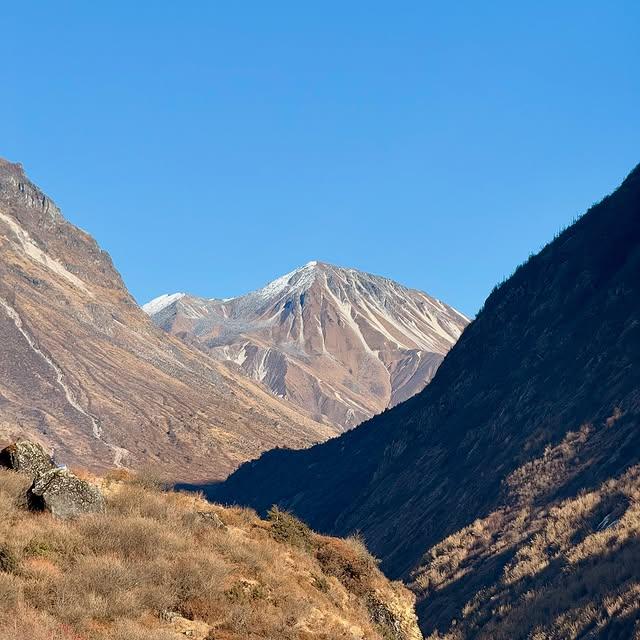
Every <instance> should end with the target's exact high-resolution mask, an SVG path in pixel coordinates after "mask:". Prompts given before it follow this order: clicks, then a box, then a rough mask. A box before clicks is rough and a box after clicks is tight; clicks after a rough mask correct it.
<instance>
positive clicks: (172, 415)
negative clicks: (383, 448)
mask: <svg viewBox="0 0 640 640" xmlns="http://www.w3.org/2000/svg"><path fill="white" fill-rule="evenodd" d="M0 356H1V357H0V439H5V440H7V441H8V440H10V439H13V438H15V437H18V436H22V435H27V436H35V437H37V438H38V439H39V440H40V441H41V442H42V443H43V444H45V445H46V446H47V447H49V448H52V449H54V450H64V451H65V452H72V453H73V456H74V459H76V460H82V461H83V463H84V461H87V462H88V463H89V464H90V465H91V466H92V467H95V468H107V467H110V466H113V465H115V466H119V465H125V466H141V465H142V466H144V465H155V464H162V465H163V468H164V469H165V470H166V472H167V475H170V476H172V477H175V478H179V479H186V478H192V479H195V478H199V477H200V478H210V477H211V476H212V475H213V476H216V477H224V476H225V475H226V474H227V473H229V472H230V471H231V470H232V469H233V468H234V467H236V466H237V465H238V464H239V463H240V462H242V461H243V460H246V459H248V458H250V457H252V456H255V455H257V454H258V453H259V452H260V451H263V450H265V449H268V448H271V447H274V446H278V445H285V444H286V445H291V446H294V447H299V446H305V445H309V444H312V443H314V442H318V441H319V440H323V439H326V438H327V437H329V436H330V435H331V434H332V430H331V429H329V428H327V427H325V426H323V425H320V424H317V423H314V422H313V421H311V420H309V419H307V418H304V417H303V416H302V415H298V414H297V413H296V412H295V411H294V410H293V409H292V408H290V407H288V406H286V405H284V404H283V403H282V402H280V401H279V400H278V399H276V398H273V397H272V396H271V395H270V394H268V393H267V392H265V391H264V390H262V389H260V388H259V387H258V386H255V385H253V384H252V383H251V382H250V381H248V380H247V379H246V378H245V377H244V376H241V375H237V374H234V373H233V372H231V371H229V370H228V369H227V368H226V367H223V366H221V365H220V364H217V363H215V362H213V361H212V360H211V359H210V358H208V357H206V356H205V355H203V354H202V353H201V352H199V351H197V350H192V349H189V348H188V347H187V346H185V345H184V343H182V342H181V341H179V340H176V339H174V338H172V337H171V336H168V335H166V334H165V333H164V332H161V331H159V330H158V329H156V328H155V327H154V326H153V324H152V323H151V322H150V320H149V319H148V317H147V316H146V315H145V314H144V313H143V312H142V311H141V310H140V309H139V307H138V306H137V304H136V303H135V301H134V300H133V299H132V297H131V295H130V294H129V292H128V291H127V289H126V287H125V286H124V284H123V282H122V279H121V277H120V275H119V274H118V272H117V271H116V270H115V268H114V266H113V264H112V262H111V259H110V258H109V256H108V255H107V254H106V253H105V252H104V251H102V250H101V249H100V248H99V246H98V245H97V244H96V242H95V241H94V240H93V239H92V238H91V237H90V236H89V235H88V234H86V233H85V232H84V231H82V230H80V229H78V228H76V227H74V226H73V225H71V224H69V223H68V222H67V221H66V220H65V219H64V218H63V217H62V215H61V213H60V211H59V210H58V208H57V207H56V206H55V205H54V204H53V202H52V201H51V200H50V199H49V198H48V197H47V196H46V195H44V194H43V193H42V192H41V191H40V190H39V189H38V188H37V187H36V186H35V185H34V184H32V183H31V182H30V181H29V179H28V178H27V177H26V176H25V174H24V171H23V169H22V167H21V166H20V165H16V164H12V163H9V162H6V161H4V160H1V161H0Z"/></svg>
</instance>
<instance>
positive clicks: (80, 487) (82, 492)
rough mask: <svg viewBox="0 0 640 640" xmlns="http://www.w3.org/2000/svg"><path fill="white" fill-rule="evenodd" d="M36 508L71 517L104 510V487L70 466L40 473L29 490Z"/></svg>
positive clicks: (31, 502) (31, 503) (33, 507)
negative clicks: (83, 478)
mask: <svg viewBox="0 0 640 640" xmlns="http://www.w3.org/2000/svg"><path fill="white" fill-rule="evenodd" d="M27 500H28V503H29V506H30V507H31V508H32V509H33V510H38V511H48V512H50V513H51V514H52V515H54V516H56V517H57V518H62V519H67V518H75V517H76V516H79V515H82V514H85V513H103V512H104V511H105V508H106V505H105V500H104V497H103V496H102V493H100V490H99V489H98V488H97V487H96V486H94V485H92V484H90V483H88V482H86V481H85V480H81V479H80V478H78V477H77V476H76V475H74V474H73V473H71V471H69V470H68V469H66V468H63V469H52V470H50V471H47V472H45V473H43V474H41V475H39V476H38V477H37V478H36V479H35V480H34V481H33V484H32V485H31V488H30V489H29V491H28V493H27Z"/></svg>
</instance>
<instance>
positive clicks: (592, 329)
mask: <svg viewBox="0 0 640 640" xmlns="http://www.w3.org/2000/svg"><path fill="white" fill-rule="evenodd" d="M639 363H640V166H639V167H637V168H636V169H635V170H634V171H633V172H632V173H631V174H630V175H629V176H628V177H627V179H626V180H625V181H624V182H623V184H622V185H621V186H620V187H619V188H618V189H617V190H616V191H615V192H614V193H613V194H612V195H610V196H608V197H606V198H605V199H604V200H603V201H602V202H600V203H599V204H597V205H596V206H594V207H592V208H591V209H590V210H589V211H588V212H587V213H586V214H585V215H584V216H583V217H581V218H580V219H579V220H578V221H577V222H576V223H575V224H573V225H572V226H571V227H569V228H568V229H566V230H565V231H563V232H562V233H561V234H559V235H558V236H557V237H556V238H555V239H554V240H553V241H552V242H551V243H550V244H549V245H547V246H546V247H545V248H544V249H543V250H542V251H541V252H540V253H538V254H537V255H535V256H532V257H531V258H530V259H529V261H528V262H527V263H526V264H524V265H522V266H521V267H520V268H518V270H517V271H516V272H515V273H514V274H513V275H512V276H511V278H509V279H508V280H507V281H506V282H504V283H503V284H502V285H500V286H499V287H497V288H496V289H495V290H494V291H493V293H492V294H491V295H490V296H489V298H488V299H487V301H486V303H485V306H484V308H483V309H482V310H481V312H480V313H479V315H478V316H477V318H476V320H475V321H474V322H472V323H471V324H470V325H469V327H467V329H466V330H465V332H464V333H463V335H462V337H461V339H460V340H459V341H458V343H457V344H456V345H455V346H454V347H453V349H452V350H451V351H450V352H449V354H448V355H447V357H446V358H445V360H444V362H443V363H442V365H441V366H440V368H439V369H438V372H437V374H436V376H435V378H434V379H433V381H432V382H431V383H430V384H429V385H428V386H427V388H426V389H425V390H424V391H423V392H422V393H420V394H418V395H417V396H415V397H413V398H411V399H410V400H408V401H406V402H404V403H403V404H401V405H399V406H397V407H395V408H394V409H391V410H389V411H387V412H385V413H384V414H382V415H380V416H378V417H376V418H374V419H372V420H370V421H369V422H367V423H365V424H363V425H361V426H360V427H358V428H356V429H354V430H352V431H350V432H348V433H346V434H344V435H343V436H341V437H340V438H337V439H334V440H331V441H329V442H327V443H325V444H323V445H319V446H315V447H312V448H311V449H309V450H307V451H299V452H288V451H272V452H268V453H266V454H264V455H263V456H262V458H261V459H260V460H258V461H255V462H251V463H247V464H246V465H244V466H243V467H241V468H240V469H239V470H238V471H237V472H236V473H235V474H233V475H232V476H231V478H230V479H229V480H228V481H227V482H226V483H225V484H223V485H222V486H219V487H211V488H210V492H211V494H212V495H214V496H215V497H216V498H217V499H221V500H225V501H232V502H238V503H242V504H249V505H253V506H255V507H257V508H259V509H265V508H268V507H269V506H270V505H271V504H273V503H277V504H280V505H282V506H286V507H287V508H290V509H293V510H294V511H295V512H296V513H297V514H298V515H299V516H301V517H302V518H303V519H304V520H306V521H308V522H309V523H310V524H311V525H312V526H314V527H316V528H319V529H321V530H323V531H327V532H334V533H340V534H344V533H347V532H350V531H355V530H359V531H361V532H362V533H363V535H364V537H365V539H366V541H367V543H368V545H369V546H370V548H371V549H372V550H373V552H374V553H375V554H376V555H377V556H379V557H381V558H382V560H383V567H384V568H385V569H386V570H387V571H388V572H389V574H390V575H392V576H404V577H405V578H408V579H411V580H413V586H414V588H415V590H416V592H417V594H418V596H419V599H420V601H419V612H420V615H421V624H422V626H423V629H424V630H425V631H427V632H429V633H432V634H433V637H434V638H436V637H437V638H441V637H446V638H452V639H453V638H474V637H481V638H499V637H504V638H536V639H537V638H567V637H572V638H574V637H581V638H587V637H620V638H630V637H634V634H636V637H637V634H638V628H637V626H636V621H637V620H638V616H639V615H640V609H639V607H640V604H639V603H640V599H639V598H638V582H637V576H638V566H637V559H638V557H640V556H639V554H638V550H637V546H638V540H639V539H640V538H639V535H640V524H639V518H638V512H637V496H638V473H639V472H640V469H639V464H640V366H639Z"/></svg>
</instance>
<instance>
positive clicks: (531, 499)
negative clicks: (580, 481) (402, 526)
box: [413, 412, 640, 640]
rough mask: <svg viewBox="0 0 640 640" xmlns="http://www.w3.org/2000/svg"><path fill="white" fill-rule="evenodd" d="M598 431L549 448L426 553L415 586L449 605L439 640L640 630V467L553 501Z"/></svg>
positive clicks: (423, 595)
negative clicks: (494, 502)
mask: <svg viewBox="0 0 640 640" xmlns="http://www.w3.org/2000/svg"><path fill="white" fill-rule="evenodd" d="M614 415H615V420H618V419H619V418H620V413H619V412H614ZM615 420H613V421H612V420H608V421H606V428H611V426H612V425H613V422H615ZM593 435H594V429H593V427H591V426H589V425H586V426H584V427H582V428H581V429H580V430H579V431H577V432H569V433H568V434H567V436H566V437H565V438H564V439H563V441H562V442H560V443H559V444H558V445H557V446H554V447H551V446H549V447H547V448H546V449H545V451H544V453H543V455H542V456H541V457H540V458H538V459H535V460H532V461H531V462H528V463H526V464H525V465H523V466H522V467H520V468H519V469H517V470H516V471H515V472H513V473H512V474H511V475H510V476H509V477H508V478H507V479H506V481H505V487H504V489H505V491H504V504H503V506H502V507H501V508H499V509H497V510H495V511H493V512H492V513H490V514H489V515H488V516H486V517H485V518H481V519H478V520H476V521H475V522H473V523H472V524H471V525H469V526H468V527H465V528H464V529H462V530H460V531H458V532H456V533H455V534H453V535H451V536H449V537H447V538H446V539H445V540H443V541H442V542H441V543H439V544H437V545H435V546H434V547H433V548H432V549H431V550H430V551H429V552H428V553H427V554H426V556H425V558H424V562H423V564H422V566H420V568H419V569H417V570H416V571H415V572H414V583H413V587H414V589H415V590H416V591H417V592H418V593H419V596H420V599H421V600H423V601H424V602H427V601H428V602H429V603H430V604H429V607H430V609H431V610H434V609H435V608H437V607H438V606H440V609H441V610H442V611H443V612H444V615H443V616H442V617H441V619H440V620H439V624H438V625H434V627H435V630H434V631H433V633H432V634H431V635H430V636H429V637H430V639H431V640H445V639H446V640H463V639H466V638H483V639H487V640H488V639H491V640H511V639H513V638H531V639H532V640H551V639H557V640H564V639H565V638H583V637H584V638H595V637H617V638H640V624H639V621H640V466H634V467H632V468H630V469H629V470H628V471H627V472H625V473H623V474H622V475H621V476H620V477H618V478H614V479H610V480H607V481H605V482H603V483H601V484H600V485H598V486H597V487H594V488H593V489H592V490H581V491H578V493H577V494H576V495H574V496H570V497H557V498H556V499H555V500H554V499H551V500H549V498H550V496H551V497H552V492H553V490H554V488H557V486H558V485H562V484H563V483H565V484H566V483H569V482H570V481H571V480H572V478H573V477H575V476H576V475H577V474H579V473H580V471H581V468H582V465H581V460H582V459H583V457H584V454H585V451H588V450H589V446H590V438H591V437H593Z"/></svg>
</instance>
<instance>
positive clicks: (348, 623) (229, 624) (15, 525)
mask: <svg viewBox="0 0 640 640" xmlns="http://www.w3.org/2000/svg"><path fill="white" fill-rule="evenodd" d="M101 482H102V485H103V489H104V491H105V493H106V495H107V500H108V510H107V513H106V514H104V515H91V516H86V517H83V518H79V519H77V520H76V521H72V522H63V521H59V520H55V519H54V518H52V517H51V516H50V515H48V514H33V513H30V512H28V511H27V510H26V509H25V506H24V499H23V496H24V493H25V491H26V488H27V484H28V481H27V480H25V479H24V478H23V477H22V476H20V475H18V474H15V473H13V472H10V471H4V470H0V640H9V639H11V640H15V639H17V638H30V639H31V640H45V639H46V640H170V639H173V640H176V639H177V638H184V637H185V633H188V634H190V635H189V637H192V638H196V639H198V638H200V639H204V638H209V639H214V638H215V640H236V639H237V640H239V639H241V638H242V639H251V638H255V639H257V638H273V639H276V638H278V639H283V640H287V639H291V640H297V639H300V640H312V639H323V640H333V639H338V638H341V639H343V638H344V639H347V638H362V639H365V638H366V639H369V638H370V639H385V640H386V639H397V640H401V639H404V638H407V639H414V638H419V637H420V636H419V635H418V631H417V627H416V624H415V614H414V613H413V597H412V595H411V594H410V593H409V592H408V591H407V590H406V589H405V588H404V587H402V586H401V585H399V584H396V583H390V582H389V581H388V580H386V578H384V576H383V575H382V574H381V573H380V571H379V570H378V568H377V564H376V562H375V561H374V560H373V558H371V556H370V555H369V554H368V553H367V551H366V549H365V548H364V546H363V545H362V544H361V543H360V542H359V541H358V540H339V539H334V538H328V537H324V536H319V535H317V534H315V533H313V532H311V531H310V530H309V529H308V528H306V526H305V525H303V524H302V523H300V522H299V521H297V520H295V518H293V517H292V516H290V515H289V514H286V513H283V512H279V511H274V512H272V515H271V518H270V521H263V520H261V519H259V518H258V517H257V516H256V514H255V513H254V512H253V511H251V510H246V509H228V508H222V507H219V506H215V505H211V504H209V503H207V502H206V501H204V500H203V499H202V498H201V497H199V496H196V495H193V494H180V493H175V492H171V491H164V490H162V488H160V487H158V484H157V483H155V482H152V481H149V480H148V479H144V480H136V479H131V478H127V477H126V476H123V475H120V476H118V477H115V476H114V477H111V478H107V479H105V480H103V481H101ZM203 514H209V515H203ZM211 514H216V515H217V516H218V517H219V518H220V519H221V520H222V522H223V523H224V526H222V527H221V526H219V522H218V521H217V520H216V519H215V518H212V517H211Z"/></svg>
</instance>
